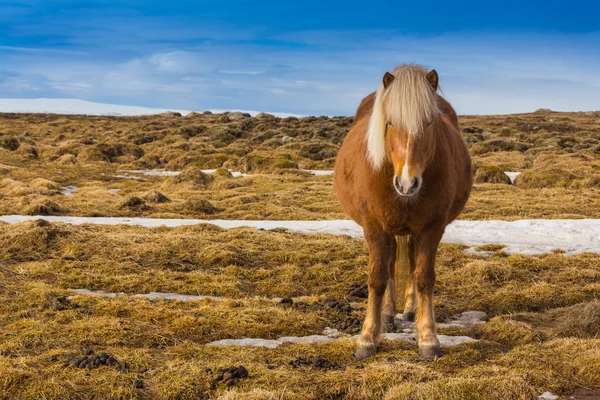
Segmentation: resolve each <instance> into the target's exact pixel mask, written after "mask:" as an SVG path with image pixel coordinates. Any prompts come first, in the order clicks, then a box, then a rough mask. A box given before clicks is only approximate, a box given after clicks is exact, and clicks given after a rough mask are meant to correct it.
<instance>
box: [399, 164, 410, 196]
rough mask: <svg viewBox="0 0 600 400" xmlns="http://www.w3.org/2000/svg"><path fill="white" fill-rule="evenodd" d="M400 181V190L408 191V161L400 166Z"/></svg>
mask: <svg viewBox="0 0 600 400" xmlns="http://www.w3.org/2000/svg"><path fill="white" fill-rule="evenodd" d="M400 183H401V184H402V190H403V191H404V194H406V193H408V189H410V187H411V186H412V179H411V177H410V176H409V175H408V163H405V164H404V167H402V175H400Z"/></svg>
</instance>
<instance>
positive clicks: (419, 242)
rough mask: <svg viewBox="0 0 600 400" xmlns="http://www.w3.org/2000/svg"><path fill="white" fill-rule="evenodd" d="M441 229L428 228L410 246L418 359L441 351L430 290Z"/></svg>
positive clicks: (442, 232) (433, 281) (433, 278)
mask: <svg viewBox="0 0 600 400" xmlns="http://www.w3.org/2000/svg"><path fill="white" fill-rule="evenodd" d="M443 234H444V228H443V227H437V226H436V227H430V228H428V229H426V230H424V231H423V232H421V233H420V234H419V235H418V236H417V237H416V238H415V242H414V243H413V246H414V247H413V251H414V262H415V270H414V275H413V281H414V285H415V289H416V292H417V299H418V310H417V335H418V337H417V339H418V342H419V354H420V355H421V357H441V356H442V350H441V348H440V342H439V340H438V338H437V334H436V332H435V317H434V312H433V286H434V285H435V256H436V253H437V248H438V246H439V243H440V240H441V239H442V235H443Z"/></svg>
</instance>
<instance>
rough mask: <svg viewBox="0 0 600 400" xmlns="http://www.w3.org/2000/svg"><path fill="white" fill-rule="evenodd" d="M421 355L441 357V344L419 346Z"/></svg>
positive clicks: (422, 356)
mask: <svg viewBox="0 0 600 400" xmlns="http://www.w3.org/2000/svg"><path fill="white" fill-rule="evenodd" d="M419 355H420V356H421V358H433V359H435V358H440V357H441V356H442V349H441V348H440V346H439V345H438V346H428V347H419Z"/></svg>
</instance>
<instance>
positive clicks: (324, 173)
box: [302, 169, 333, 176]
mask: <svg viewBox="0 0 600 400" xmlns="http://www.w3.org/2000/svg"><path fill="white" fill-rule="evenodd" d="M302 171H306V172H310V173H311V174H313V175H317V176H327V175H333V171H329V170H324V169H303V170H302Z"/></svg>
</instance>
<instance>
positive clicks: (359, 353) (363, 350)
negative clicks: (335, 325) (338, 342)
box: [354, 343, 377, 361]
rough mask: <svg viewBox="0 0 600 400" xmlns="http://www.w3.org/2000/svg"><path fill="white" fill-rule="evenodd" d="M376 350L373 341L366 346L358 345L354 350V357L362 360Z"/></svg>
mask: <svg viewBox="0 0 600 400" xmlns="http://www.w3.org/2000/svg"><path fill="white" fill-rule="evenodd" d="M376 352H377V346H376V345H375V344H374V343H373V344H370V345H366V346H358V347H357V348H356V351H355V352H354V358H356V359H357V360H359V361H360V360H364V359H365V358H369V357H371V356H372V355H374V354H375V353H376Z"/></svg>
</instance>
